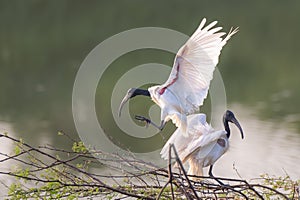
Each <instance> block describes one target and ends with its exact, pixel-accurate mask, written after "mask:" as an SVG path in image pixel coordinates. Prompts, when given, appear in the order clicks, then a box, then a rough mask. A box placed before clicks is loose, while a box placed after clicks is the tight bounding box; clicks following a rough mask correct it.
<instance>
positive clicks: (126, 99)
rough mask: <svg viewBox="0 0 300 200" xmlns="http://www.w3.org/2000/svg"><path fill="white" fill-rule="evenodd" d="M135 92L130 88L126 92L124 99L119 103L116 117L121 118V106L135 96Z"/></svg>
mask: <svg viewBox="0 0 300 200" xmlns="http://www.w3.org/2000/svg"><path fill="white" fill-rule="evenodd" d="M135 90H136V88H130V89H129V90H128V91H127V94H126V95H125V97H124V98H123V100H122V101H121V103H120V106H119V111H118V115H119V117H121V111H122V109H123V106H124V105H125V103H126V102H127V101H128V100H129V99H130V98H132V97H134V96H135V94H134V91H135Z"/></svg>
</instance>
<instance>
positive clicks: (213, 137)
mask: <svg viewBox="0 0 300 200" xmlns="http://www.w3.org/2000/svg"><path fill="white" fill-rule="evenodd" d="M187 121H188V127H187V134H188V136H187V137H185V136H184V135H183V134H182V130H181V129H179V128H177V129H176V131H175V132H174V133H173V135H172V136H171V137H170V138H169V140H168V141H167V143H166V144H165V146H164V147H163V149H162V150H161V152H160V154H161V157H162V158H163V159H165V160H167V159H168V158H169V145H170V144H173V145H174V146H175V148H176V150H177V153H178V156H179V158H180V160H181V161H182V163H185V162H186V161H188V163H189V170H188V175H194V176H202V175H203V168H204V167H208V166H210V168H209V175H210V176H211V177H214V176H213V174H212V168H213V165H214V163H215V162H216V161H217V160H218V159H219V158H220V157H221V156H222V155H223V154H224V153H225V152H226V151H227V150H228V148H229V140H228V139H229V137H230V128H229V122H231V123H234V124H235V125H236V126H237V127H238V129H239V130H240V132H241V136H242V139H243V138H244V134H243V130H242V127H241V125H240V124H239V122H238V120H237V119H236V118H235V116H234V114H233V113H232V112H231V111H229V110H227V111H226V112H225V114H224V116H223V123H224V128H225V130H218V131H216V130H214V129H213V128H212V127H211V126H210V125H209V124H208V123H207V122H206V115H205V114H193V115H189V116H187ZM216 180H217V181H218V182H219V183H220V184H223V183H222V182H221V181H219V180H218V179H216Z"/></svg>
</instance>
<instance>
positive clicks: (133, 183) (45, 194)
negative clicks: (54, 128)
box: [0, 133, 299, 199]
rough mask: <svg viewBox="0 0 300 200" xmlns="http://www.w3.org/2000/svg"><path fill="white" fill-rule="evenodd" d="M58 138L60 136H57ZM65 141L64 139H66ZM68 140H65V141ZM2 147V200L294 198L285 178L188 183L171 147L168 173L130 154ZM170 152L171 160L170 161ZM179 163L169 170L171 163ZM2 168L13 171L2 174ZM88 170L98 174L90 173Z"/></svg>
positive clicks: (295, 186) (2, 137)
mask: <svg viewBox="0 0 300 200" xmlns="http://www.w3.org/2000/svg"><path fill="white" fill-rule="evenodd" d="M60 134H61V135H65V134H63V133H60ZM65 136H67V135H65ZM66 138H67V139H70V140H72V141H73V139H72V138H70V137H69V136H67V137H66ZM0 141H1V143H4V142H8V141H12V142H14V143H15V149H14V152H13V153H12V154H11V155H9V154H5V153H3V152H0V158H1V159H0V166H1V167H0V174H1V175H2V176H9V177H12V178H14V179H16V182H15V183H13V184H11V185H5V184H4V183H2V184H4V185H5V187H6V188H7V190H8V191H7V199H28V198H46V199H59V198H68V199H73V198H84V197H105V198H112V199H126V198H137V199H170V198H171V199H181V198H186V199H202V198H205V199H222V198H225V199H268V198H280V199H297V198H299V182H297V181H292V180H291V179H290V178H289V177H288V176H287V177H284V178H272V177H269V176H268V175H263V176H262V177H261V178H259V179H257V180H255V181H254V182H253V181H251V182H248V181H246V180H241V179H229V178H222V177H215V178H217V179H218V180H222V181H225V182H227V183H228V185H219V184H217V182H216V181H215V178H214V177H206V176H202V177H197V178H201V179H202V180H201V181H193V180H191V179H190V178H191V176H188V175H187V174H186V172H185V170H184V167H183V165H182V163H181V161H180V159H179V158H178V156H177V152H176V149H175V147H174V146H172V145H171V146H170V150H169V162H168V167H167V169H164V168H159V167H158V166H156V165H155V164H153V163H151V162H146V161H144V160H140V159H138V158H136V157H135V156H134V155H132V154H130V153H128V155H119V154H117V153H106V152H102V151H99V150H95V149H87V148H86V147H85V146H84V145H83V143H82V142H77V141H73V142H74V144H73V148H72V150H66V149H58V148H56V147H53V146H49V145H44V146H38V147H34V146H32V145H30V144H29V143H26V142H24V141H23V140H21V139H16V138H14V137H11V136H9V135H7V134H0ZM171 151H173V152H174V153H175V157H172V156H171ZM174 159H175V162H177V164H178V166H179V167H178V169H177V168H174V167H173V164H172V161H173V160H174ZM3 166H17V167H14V168H12V169H4V168H3ZM93 167H95V168H96V167H97V168H99V167H100V169H101V171H99V170H98V171H97V172H94V170H93Z"/></svg>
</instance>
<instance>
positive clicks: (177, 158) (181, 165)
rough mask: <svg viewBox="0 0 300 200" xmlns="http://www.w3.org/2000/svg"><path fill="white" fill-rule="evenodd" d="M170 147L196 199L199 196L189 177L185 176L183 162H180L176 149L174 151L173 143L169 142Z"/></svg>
mask: <svg viewBox="0 0 300 200" xmlns="http://www.w3.org/2000/svg"><path fill="white" fill-rule="evenodd" d="M171 148H173V151H174V153H175V158H176V162H177V163H178V164H179V166H180V168H181V170H182V173H183V175H184V177H185V178H186V181H187V183H188V185H189V187H190V188H191V190H192V191H193V193H194V195H195V197H196V198H197V199H199V197H198V195H197V192H196V191H195V188H194V187H193V185H192V184H191V181H190V179H189V178H188V176H187V174H186V172H185V170H184V167H183V164H182V162H181V160H180V158H179V156H178V153H177V151H176V148H175V146H174V144H170V149H171Z"/></svg>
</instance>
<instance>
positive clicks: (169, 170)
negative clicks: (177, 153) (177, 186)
mask: <svg viewBox="0 0 300 200" xmlns="http://www.w3.org/2000/svg"><path fill="white" fill-rule="evenodd" d="M171 159H172V158H171V145H170V146H169V163H168V176H169V179H168V181H167V183H166V184H165V185H164V186H163V187H162V188H161V190H160V192H159V194H158V195H157V197H156V199H157V200H158V199H160V197H161V195H162V193H163V191H164V190H165V188H166V187H167V185H168V184H169V183H170V184H171V193H172V199H174V198H175V197H174V192H173V185H172V179H173V173H172V162H171Z"/></svg>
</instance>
